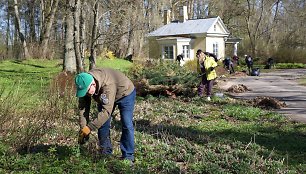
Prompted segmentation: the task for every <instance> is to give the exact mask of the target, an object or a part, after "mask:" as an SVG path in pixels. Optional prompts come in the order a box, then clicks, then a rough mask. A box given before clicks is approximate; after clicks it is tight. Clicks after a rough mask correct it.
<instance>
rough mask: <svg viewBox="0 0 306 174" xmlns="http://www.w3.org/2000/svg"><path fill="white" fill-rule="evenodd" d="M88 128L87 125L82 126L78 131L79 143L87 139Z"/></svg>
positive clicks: (83, 142)
mask: <svg viewBox="0 0 306 174" xmlns="http://www.w3.org/2000/svg"><path fill="white" fill-rule="evenodd" d="M89 134H90V128H89V127H88V126H85V127H83V128H82V129H81V130H80V132H79V139H78V142H79V144H85V143H86V141H88V140H89Z"/></svg>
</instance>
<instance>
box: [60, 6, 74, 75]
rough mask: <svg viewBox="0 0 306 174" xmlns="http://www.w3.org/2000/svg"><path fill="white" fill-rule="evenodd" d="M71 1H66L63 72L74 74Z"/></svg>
mask: <svg viewBox="0 0 306 174" xmlns="http://www.w3.org/2000/svg"><path fill="white" fill-rule="evenodd" d="M73 1H74V0H66V5H67V8H66V27H65V28H66V30H65V57H64V63H63V65H64V67H63V70H64V71H66V72H71V73H73V72H76V70H77V66H76V58H75V51H74V42H73V41H74V40H73V31H74V30H73V26H74V25H73V23H74V20H73V4H74V3H73Z"/></svg>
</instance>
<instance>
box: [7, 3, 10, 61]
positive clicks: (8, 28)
mask: <svg viewBox="0 0 306 174" xmlns="http://www.w3.org/2000/svg"><path fill="white" fill-rule="evenodd" d="M6 15H7V16H6V17H7V28H6V57H7V58H8V57H9V51H10V50H9V47H10V46H9V43H10V42H9V40H10V25H11V23H10V11H9V2H8V1H7V14H6Z"/></svg>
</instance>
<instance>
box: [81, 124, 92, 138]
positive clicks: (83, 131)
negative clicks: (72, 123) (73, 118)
mask: <svg viewBox="0 0 306 174" xmlns="http://www.w3.org/2000/svg"><path fill="white" fill-rule="evenodd" d="M80 133H82V134H83V135H84V136H87V135H89V134H90V128H89V127H88V126H84V127H83V128H82V129H81V131H80Z"/></svg>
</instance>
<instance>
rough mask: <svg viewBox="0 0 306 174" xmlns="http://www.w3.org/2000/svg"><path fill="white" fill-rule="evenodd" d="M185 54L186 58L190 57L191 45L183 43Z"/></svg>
mask: <svg viewBox="0 0 306 174" xmlns="http://www.w3.org/2000/svg"><path fill="white" fill-rule="evenodd" d="M183 55H184V58H187V59H189V58H190V51H189V45H183Z"/></svg>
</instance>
